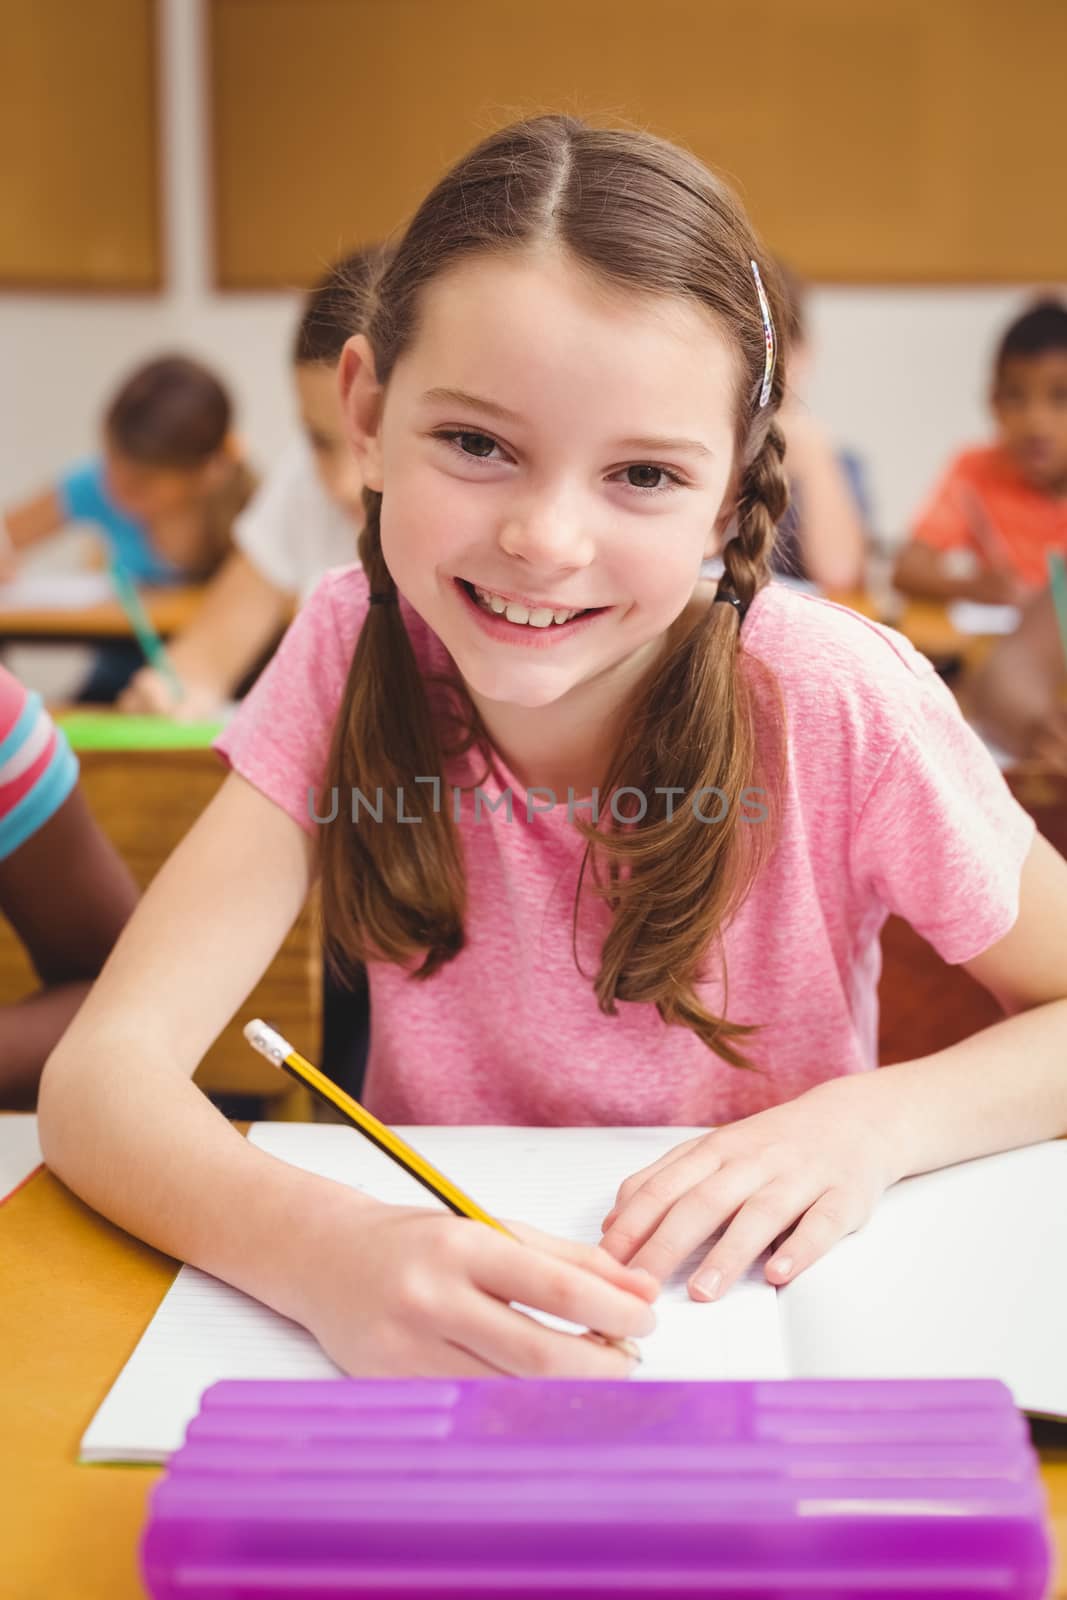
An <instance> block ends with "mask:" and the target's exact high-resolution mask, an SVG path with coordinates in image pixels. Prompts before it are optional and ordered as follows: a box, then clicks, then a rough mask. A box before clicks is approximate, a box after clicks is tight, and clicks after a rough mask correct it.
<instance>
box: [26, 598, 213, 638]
mask: <svg viewBox="0 0 1067 1600" xmlns="http://www.w3.org/2000/svg"><path fill="white" fill-rule="evenodd" d="M139 593H140V597H141V603H142V604H143V606H144V608H145V610H146V611H147V613H148V616H149V619H150V620H151V623H152V626H153V627H154V628H155V630H156V632H157V633H158V634H160V635H161V636H162V637H163V638H164V639H166V638H169V637H170V635H171V634H174V633H180V632H181V631H182V630H183V629H184V628H186V627H187V626H188V624H189V623H190V622H191V621H192V619H193V617H194V616H195V615H196V612H197V611H198V609H199V607H200V602H201V600H202V598H203V595H204V590H203V587H202V586H200V585H197V584H191V585H188V586H186V587H182V588H173V589H140V590H139ZM132 637H133V630H132V629H131V627H130V623H129V618H128V617H127V616H126V613H125V612H124V611H123V609H122V607H121V606H120V605H119V603H118V601H117V600H104V601H101V602H100V603H98V604H96V605H88V606H80V607H65V606H58V607H55V608H54V609H53V608H50V607H48V606H30V607H26V608H23V607H18V606H3V605H0V639H2V640H3V641H4V642H5V643H11V644H23V643H25V644H30V643H38V644H45V643H49V644H56V643H61V644H70V643H85V642H92V641H93V640H100V639H131V638H132Z"/></svg>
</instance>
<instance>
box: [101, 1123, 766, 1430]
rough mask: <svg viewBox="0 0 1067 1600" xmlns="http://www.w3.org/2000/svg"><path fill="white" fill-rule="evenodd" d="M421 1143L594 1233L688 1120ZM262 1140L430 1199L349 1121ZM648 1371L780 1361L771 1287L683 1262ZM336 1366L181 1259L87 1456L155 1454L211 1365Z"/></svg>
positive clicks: (726, 1373) (551, 1220)
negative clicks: (710, 1277)
mask: <svg viewBox="0 0 1067 1600" xmlns="http://www.w3.org/2000/svg"><path fill="white" fill-rule="evenodd" d="M400 1131H401V1133H402V1135H403V1137H404V1138H406V1139H407V1140H408V1141H409V1142H410V1143H411V1144H412V1145H413V1146H414V1148H415V1149H416V1150H418V1151H419V1153H420V1154H422V1155H424V1156H425V1157H426V1158H427V1160H429V1161H432V1162H433V1164H434V1165H435V1166H437V1167H439V1168H440V1170H441V1171H442V1172H444V1173H446V1174H447V1175H448V1176H449V1177H451V1178H453V1180H454V1181H455V1182H457V1183H460V1184H461V1185H462V1186H463V1187H464V1188H465V1189H466V1190H467V1192H468V1193H470V1194H471V1195H472V1196H473V1197H475V1198H476V1199H477V1200H478V1201H479V1203H480V1204H482V1205H484V1206H485V1207H486V1209H487V1210H488V1211H490V1212H493V1213H495V1214H497V1215H499V1216H500V1217H501V1218H502V1219H507V1218H508V1217H512V1218H521V1219H522V1220H523V1221H525V1222H529V1223H532V1224H533V1225H534V1226H536V1227H539V1228H543V1229H545V1230H546V1231H548V1232H552V1233H557V1234H560V1235H562V1236H565V1237H570V1238H577V1239H588V1240H589V1241H591V1242H595V1241H596V1240H597V1239H599V1237H600V1228H599V1224H600V1221H601V1219H602V1218H603V1217H604V1216H605V1214H606V1213H607V1211H608V1209H609V1207H610V1205H611V1203H612V1201H613V1200H614V1197H615V1191H616V1189H617V1187H618V1184H619V1182H620V1181H621V1180H622V1179H623V1178H625V1177H627V1176H628V1175H629V1174H630V1173H632V1172H635V1171H637V1170H638V1169H639V1168H641V1167H644V1166H647V1165H648V1163H649V1162H650V1161H654V1160H655V1159H656V1158H657V1157H658V1156H659V1155H661V1154H662V1153H663V1152H664V1151H666V1150H668V1149H670V1148H671V1147H672V1146H673V1145H676V1144H680V1143H681V1142H682V1141H683V1140H684V1139H685V1138H687V1137H689V1136H690V1134H691V1132H693V1131H699V1130H686V1129H679V1128H671V1129H638V1128H626V1129H605V1128H596V1129H554V1128H553V1129H548V1128H533V1129H528V1128H476V1129H470V1128H412V1129H402V1130H400ZM249 1137H250V1139H251V1140H252V1142H253V1143H254V1144H256V1145H258V1146H259V1147H260V1148H261V1149H263V1150H266V1151H268V1152H269V1153H270V1154H272V1155H274V1156H277V1157H278V1158H279V1159H281V1160H285V1161H290V1162H292V1163H294V1164H295V1165H298V1166H303V1167H306V1168H308V1169H309V1170H311V1171H314V1172H318V1173H320V1174H321V1175H322V1176H325V1177H330V1178H333V1179H335V1180H336V1181H338V1182H342V1183H348V1184H351V1185H352V1186H353V1187H355V1188H359V1189H363V1190H365V1191H366V1192H367V1193H371V1194H373V1195H375V1197H376V1198H378V1199H381V1200H385V1201H388V1202H391V1203H393V1204H411V1203H415V1204H428V1205H433V1204H436V1202H435V1201H434V1200H433V1198H432V1196H430V1195H429V1194H427V1192H426V1190H424V1189H423V1188H422V1187H421V1186H420V1185H419V1184H417V1183H415V1181H414V1179H412V1178H409V1177H408V1175H407V1174H406V1173H404V1172H403V1171H401V1169H400V1168H399V1167H397V1166H396V1165H395V1163H393V1162H391V1161H390V1160H389V1159H388V1157H386V1156H384V1155H383V1154H382V1153H381V1152H380V1151H379V1150H377V1149H376V1148H375V1147H374V1146H373V1145H372V1144H370V1143H369V1142H368V1141H367V1140H366V1139H364V1138H362V1137H361V1136H360V1135H359V1134H357V1133H356V1132H354V1131H353V1130H352V1129H350V1128H344V1127H338V1126H333V1125H326V1124H323V1125H318V1124H314V1123H284V1122H270V1123H257V1124H255V1125H254V1126H253V1128H252V1130H251V1132H250V1134H249ZM656 1310H657V1317H658V1326H657V1329H656V1331H655V1333H654V1334H652V1335H651V1336H650V1337H649V1338H648V1339H646V1340H644V1341H643V1344H642V1353H643V1356H644V1361H643V1365H642V1367H641V1368H640V1369H639V1370H640V1375H641V1376H642V1377H644V1378H751V1377H760V1378H771V1377H781V1376H783V1374H784V1357H783V1352H782V1344H781V1337H780V1330H779V1323H778V1315H777V1307H776V1303H775V1291H774V1290H773V1289H772V1288H771V1287H770V1286H769V1285H768V1284H767V1283H766V1281H765V1280H764V1279H763V1277H762V1274H761V1273H760V1272H759V1271H758V1270H754V1271H753V1272H752V1273H751V1274H749V1277H748V1278H747V1279H746V1280H745V1281H743V1282H742V1283H740V1284H738V1285H737V1286H736V1288H735V1289H733V1290H732V1291H731V1293H730V1294H729V1295H727V1296H726V1297H725V1298H724V1299H723V1300H722V1301H721V1302H720V1303H718V1304H715V1305H700V1304H697V1303H696V1302H694V1301H691V1300H689V1298H688V1296H687V1294H686V1292H685V1269H683V1271H682V1272H681V1273H679V1274H678V1275H677V1277H676V1278H675V1279H674V1280H673V1282H672V1283H670V1284H668V1285H667V1286H665V1288H664V1290H663V1292H662V1293H661V1295H660V1298H659V1300H658V1301H657V1306H656ZM336 1371H337V1369H336V1368H335V1367H334V1365H333V1363H332V1362H330V1361H329V1359H328V1358H327V1357H326V1356H325V1355H324V1354H323V1352H322V1351H321V1349H320V1348H319V1346H318V1345H317V1344H316V1343H315V1341H314V1339H312V1337H311V1335H310V1334H308V1333H307V1332H306V1331H305V1330H304V1329H302V1328H300V1327H298V1326H297V1325H296V1324H294V1323H290V1322H287V1321H286V1320H285V1319H284V1318H282V1317H279V1316H278V1315H276V1314H275V1313H274V1312H272V1311H269V1310H268V1309H267V1308H266V1307H264V1306H261V1305H259V1304H258V1303H257V1302H256V1301H254V1300H251V1299H249V1298H248V1297H247V1296H246V1295H243V1294H241V1293H240V1291H238V1290H236V1289H232V1288H230V1287H229V1286H228V1285H225V1284H222V1283H220V1282H219V1281H218V1280H217V1279H215V1278H212V1277H210V1276H209V1275H207V1274H206V1273H202V1272H198V1271H196V1270H195V1269H193V1268H191V1267H183V1268H182V1270H181V1272H180V1273H179V1274H178V1277H177V1278H176V1279H175V1282H174V1284H173V1285H172V1287H171V1289H170V1290H169V1292H168V1293H167V1295H166V1297H165V1298H164V1300H163V1302H162V1304H161V1306H160V1308H159V1310H158V1311H157V1313H156V1315H155V1317H154V1318H153V1320H152V1322H151V1324H150V1325H149V1327H148V1329H147V1330H146V1332H145V1334H144V1336H143V1337H142V1339H141V1341H140V1343H139V1344H138V1346H137V1348H136V1349H135V1351H134V1352H133V1355H132V1356H131V1357H130V1360H129V1361H128V1362H127V1364H126V1366H125V1368H124V1369H123V1371H122V1373H121V1374H120V1375H119V1378H118V1379H117V1381H116V1383H115V1385H114V1387H113V1388H112V1390H111V1392H110V1394H109V1395H108V1396H107V1398H106V1400H105V1401H104V1403H103V1405H102V1406H101V1407H100V1409H99V1411H98V1412H97V1413H96V1416H95V1417H94V1418H93V1420H92V1422H91V1424H90V1426H89V1428H88V1430H87V1431H86V1433H85V1436H84V1438H83V1439H82V1445H81V1459H82V1460H83V1461H162V1460H165V1459H166V1457H167V1456H168V1455H169V1454H170V1452H171V1451H172V1450H175V1449H177V1447H178V1446H179V1445H180V1443H181V1441H182V1438H183V1436H184V1432H185V1428H186V1425H187V1424H188V1422H189V1421H190V1420H191V1418H192V1417H193V1416H194V1415H195V1414H196V1411H197V1409H198V1406H199V1401H200V1395H201V1394H202V1393H203V1391H204V1390H205V1389H206V1388H207V1387H208V1386H209V1385H210V1384H212V1383H215V1382H216V1381H218V1380H219V1379H221V1378H241V1377H274V1378H305V1377H308V1378H314V1377H327V1376H333V1375H335V1374H336Z"/></svg>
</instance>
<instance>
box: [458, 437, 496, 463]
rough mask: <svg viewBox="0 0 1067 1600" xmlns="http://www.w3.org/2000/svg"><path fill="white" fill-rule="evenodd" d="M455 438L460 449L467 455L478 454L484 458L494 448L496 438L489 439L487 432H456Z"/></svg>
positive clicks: (489, 454)
mask: <svg viewBox="0 0 1067 1600" xmlns="http://www.w3.org/2000/svg"><path fill="white" fill-rule="evenodd" d="M456 440H457V442H458V444H459V447H460V449H461V450H462V451H464V453H465V454H466V455H469V456H480V457H482V458H483V459H484V457H486V456H491V455H492V453H493V451H494V450H495V449H496V440H495V439H490V437H489V435H488V434H487V433H458V434H457V435H456Z"/></svg>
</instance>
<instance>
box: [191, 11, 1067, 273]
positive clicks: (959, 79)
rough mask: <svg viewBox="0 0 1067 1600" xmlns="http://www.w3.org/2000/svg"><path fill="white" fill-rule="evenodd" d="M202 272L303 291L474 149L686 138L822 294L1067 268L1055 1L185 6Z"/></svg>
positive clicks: (1064, 50) (1065, 31) (1060, 38)
mask: <svg viewBox="0 0 1067 1600" xmlns="http://www.w3.org/2000/svg"><path fill="white" fill-rule="evenodd" d="M208 4H209V7H210V12H209V35H210V51H211V76H212V95H213V106H214V172H215V191H216V250H217V267H218V278H219V281H220V283H222V284H224V285H227V286H231V287H257V286H269V285H277V284H282V283H300V282H306V281H307V280H308V279H309V278H310V277H311V276H312V275H314V274H315V273H316V272H317V271H319V270H320V269H321V267H322V265H323V263H324V262H326V261H328V260H329V259H330V258H332V257H333V256H334V255H336V254H337V253H338V251H339V250H341V249H342V248H344V247H350V246H351V245H353V244H355V243H357V242H359V241H361V240H365V239H368V238H372V237H375V236H379V235H382V234H384V233H385V232H387V231H388V230H389V229H391V228H393V227H394V226H395V225H396V224H398V223H399V222H400V221H401V220H402V219H403V217H404V215H405V214H406V213H407V212H408V211H409V209H410V208H411V207H412V206H413V205H414V204H415V203H416V202H417V200H418V199H419V197H420V196H421V194H422V193H423V192H424V191H425V189H426V188H427V186H428V185H429V184H430V183H431V182H432V181H433V179H434V178H435V176H436V175H437V174H438V173H439V172H440V171H441V170H442V168H443V167H444V166H445V165H446V164H447V163H448V162H449V161H451V160H453V159H454V158H455V157H456V156H457V155H458V154H459V153H460V152H461V151H462V150H464V149H465V148H466V147H467V146H468V145H469V144H471V143H472V142H473V141H474V140H475V139H476V138H477V137H479V136H480V135H481V134H483V133H485V132H486V131H488V130H489V129H491V128H492V127H495V126H497V125H499V124H500V123H502V122H505V121H508V120H511V118H513V117H514V116H516V115H521V114H525V113H528V112H530V111H537V110H560V109H562V110H571V111H577V112H579V113H581V114H583V115H587V116H590V117H592V118H593V120H597V121H607V122H611V123H627V122H629V123H636V124H638V125H642V126H647V127H650V128H653V129H654V130H655V131H657V132H660V133H663V134H665V135H666V136H668V137H670V138H674V139H677V140H680V141H681V142H683V143H687V144H689V145H690V146H691V147H692V148H693V149H695V150H696V151H697V153H698V154H700V155H701V156H702V157H703V158H704V159H705V160H707V161H708V162H709V163H710V164H711V165H713V166H715V167H716V168H718V169H719V170H720V171H722V172H724V173H725V174H726V175H727V176H729V177H731V178H732V180H733V181H734V182H735V183H736V184H737V186H738V187H740V188H741V190H742V191H743V193H744V195H745V198H746V200H747V202H748V204H749V207H750V209H751V211H752V213H753V215H754V217H755V219H756V222H757V225H758V226H759V227H760V229H761V231H762V232H763V233H764V235H765V237H766V238H767V239H768V241H769V243H770V244H771V245H772V246H773V247H774V248H775V249H777V250H779V251H780V252H782V254H784V255H785V256H787V257H788V258H789V259H790V260H792V261H793V262H794V263H795V264H796V265H797V267H798V268H799V269H800V270H801V271H802V272H803V273H805V274H806V275H808V276H810V277H812V278H815V279H819V280H822V281H838V282H861V283H862V282H868V283H869V282H896V283H910V282H914V283H919V282H934V283H937V282H960V281H963V282H991V281H998V280H1017V279H1035V278H1036V279H1049V280H1055V279H1057V278H1062V277H1065V276H1067V212H1065V211H1064V208H1063V207H1061V206H1060V205H1059V204H1058V203H1057V202H1058V195H1059V193H1060V189H1061V187H1062V148H1063V142H1062V129H1061V117H1062V113H1061V106H1062V100H1063V91H1062V83H1061V79H1062V63H1063V61H1064V60H1065V59H1067V3H1065V0H1014V3H1012V4H1010V5H1008V4H1005V3H1004V0H938V4H937V5H936V6H935V5H931V4H929V0H862V3H861V4H859V5H857V4H856V0H761V3H760V4H759V5H754V4H752V3H751V0H656V3H655V4H649V0H208Z"/></svg>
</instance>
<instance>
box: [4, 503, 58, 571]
mask: <svg viewBox="0 0 1067 1600" xmlns="http://www.w3.org/2000/svg"><path fill="white" fill-rule="evenodd" d="M66 520H67V516H66V512H65V511H64V509H63V502H62V500H61V499H60V497H59V493H58V491H57V490H55V489H45V490H44V491H43V493H41V494H38V495H35V496H34V497H33V499H32V500H24V501H23V502H22V504H21V505H17V506H11V507H10V509H9V510H7V511H5V512H4V514H3V519H2V521H0V580H2V579H4V578H8V577H10V576H11V574H12V573H13V572H14V570H15V565H16V559H15V558H16V556H17V553H18V551H19V550H22V549H24V548H25V547H26V546H27V545H30V544H36V543H37V541H38V540H39V539H47V538H49V537H50V535H51V534H53V533H58V532H59V530H60V528H62V527H63V525H64V523H65V522H66Z"/></svg>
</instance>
